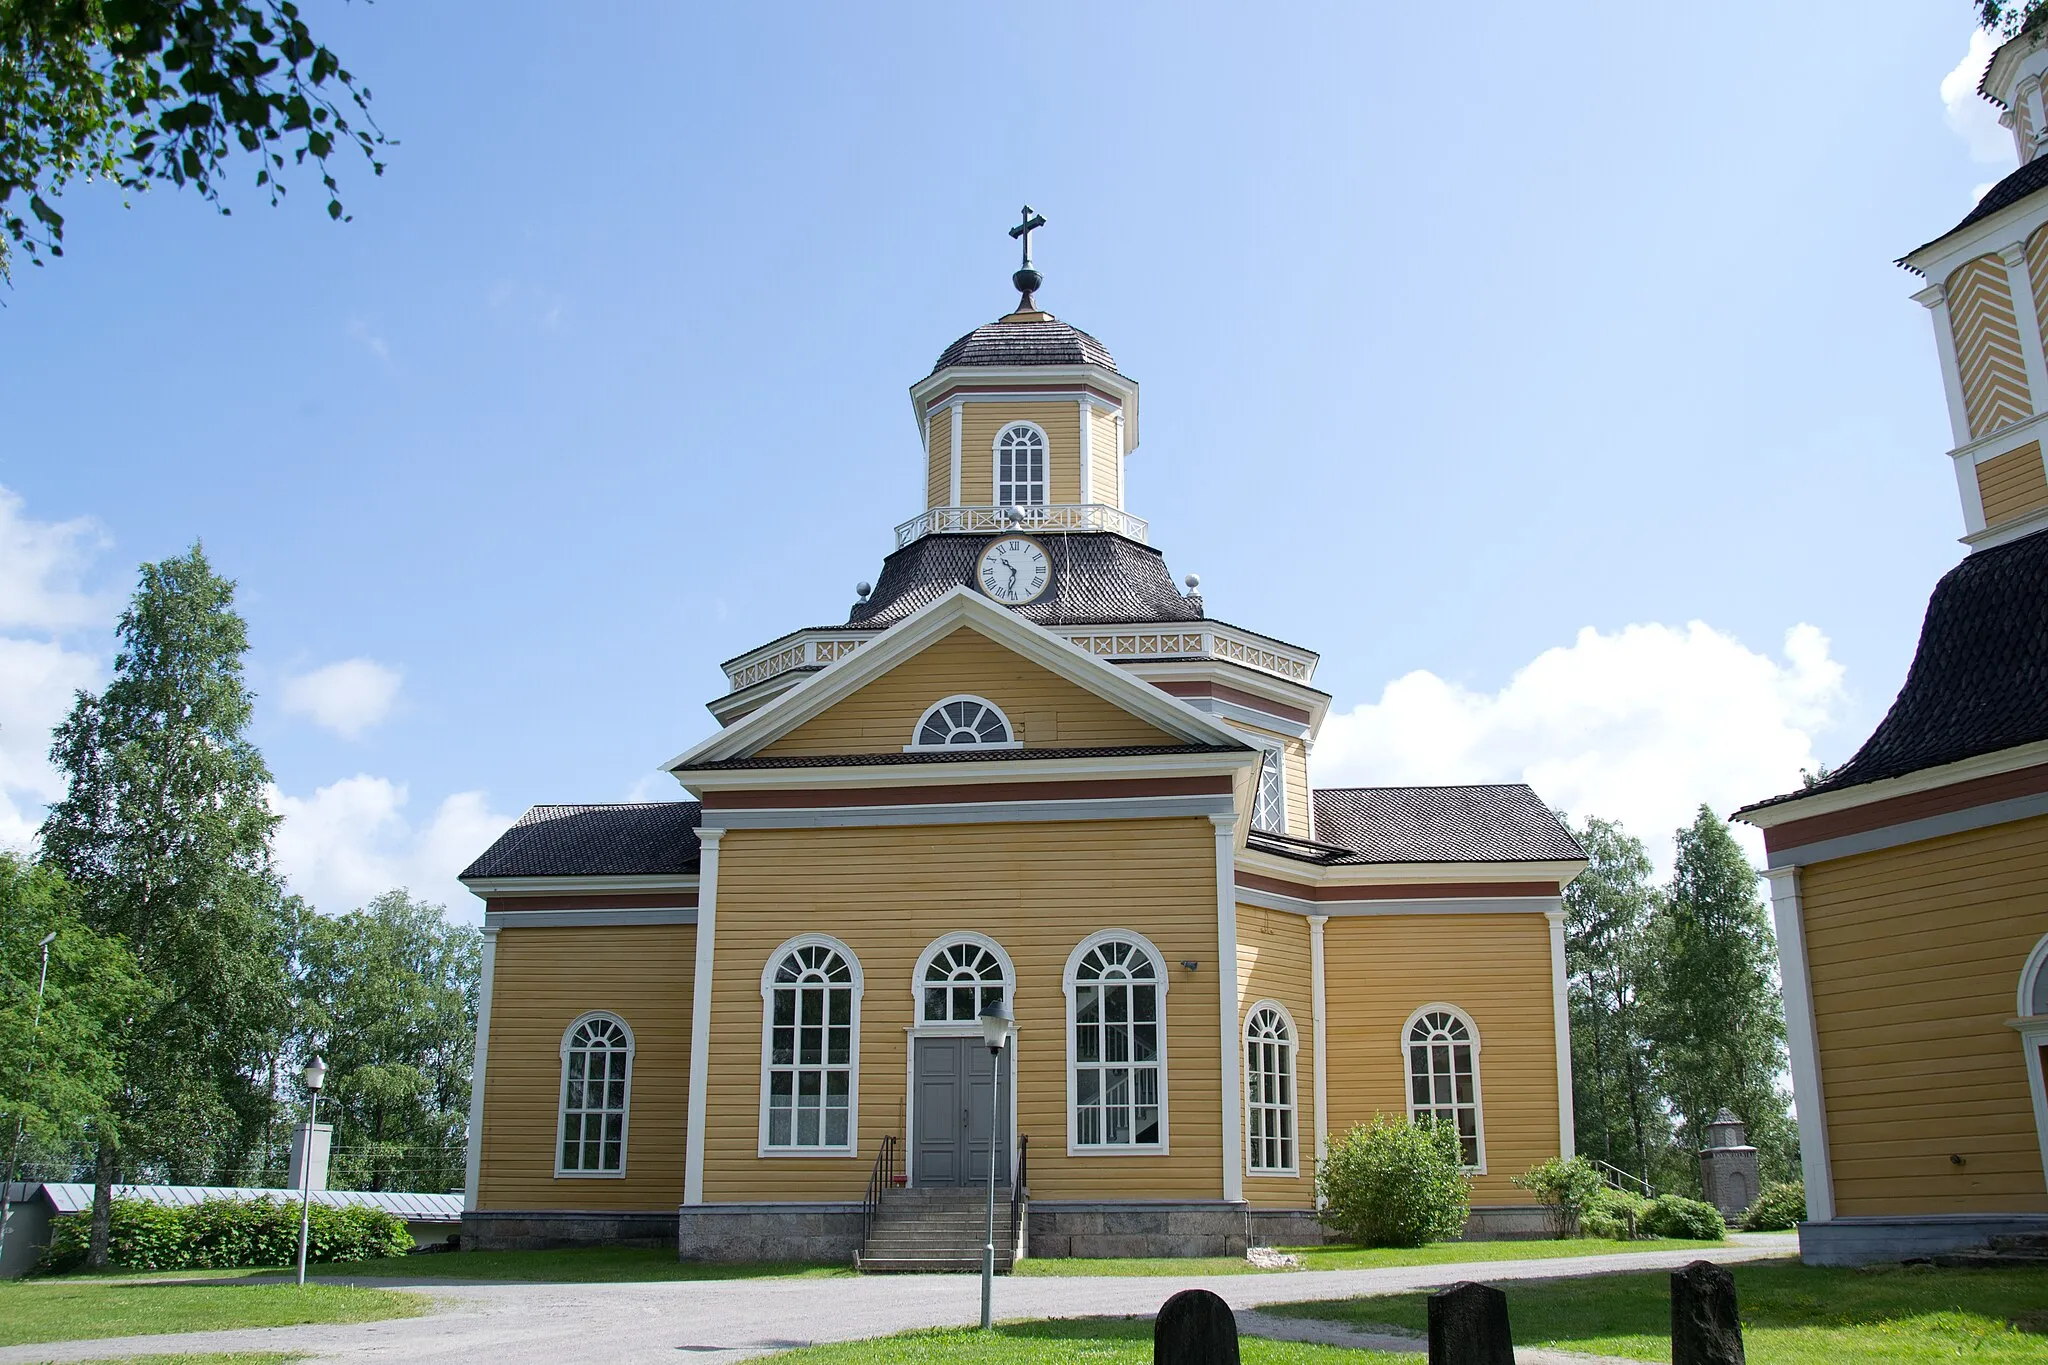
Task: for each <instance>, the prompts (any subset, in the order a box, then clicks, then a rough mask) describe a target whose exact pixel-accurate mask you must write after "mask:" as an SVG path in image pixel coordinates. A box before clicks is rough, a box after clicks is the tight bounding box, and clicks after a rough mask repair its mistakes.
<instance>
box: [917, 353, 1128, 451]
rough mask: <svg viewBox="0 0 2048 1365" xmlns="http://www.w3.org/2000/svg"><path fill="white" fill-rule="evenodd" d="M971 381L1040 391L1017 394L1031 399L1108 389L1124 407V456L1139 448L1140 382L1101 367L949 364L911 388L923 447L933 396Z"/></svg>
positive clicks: (979, 383)
mask: <svg viewBox="0 0 2048 1365" xmlns="http://www.w3.org/2000/svg"><path fill="white" fill-rule="evenodd" d="M968 381H971V382H972V383H973V384H974V385H975V387H977V388H981V387H997V386H1000V385H1003V384H1016V385H1020V386H1023V387H1026V388H1031V389H1038V390H1040V391H1039V392H1036V393H1020V394H1018V397H1019V398H1023V399H1031V400H1036V399H1040V398H1049V399H1056V400H1059V399H1064V398H1071V397H1072V396H1073V395H1072V394H1062V393H1060V392H1057V391H1054V392H1047V391H1046V390H1047V388H1048V386H1053V387H1055V388H1057V387H1058V386H1068V387H1072V388H1075V389H1078V388H1079V387H1080V386H1081V385H1083V384H1092V385H1094V386H1095V387H1097V388H1100V389H1107V390H1108V391H1109V392H1110V393H1112V394H1114V395H1116V397H1117V398H1118V400H1119V401H1121V403H1122V404H1123V416H1124V433H1125V440H1124V453H1125V454H1126V455H1128V454H1130V453H1131V452H1132V451H1134V450H1136V449H1137V448H1138V381H1137V380H1135V379H1128V378H1126V377H1124V376H1123V375H1120V374H1118V373H1117V372H1116V371H1115V370H1108V369H1104V368H1103V367H1102V366H1100V365H948V366H947V367H946V368H945V369H943V370H934V371H933V372H932V373H930V374H928V375H926V376H925V377H924V378H923V379H920V380H918V381H917V382H916V383H915V384H912V385H911V386H910V411H911V416H912V417H913V418H914V419H915V421H916V422H917V431H918V442H919V444H920V445H922V444H923V442H924V439H925V427H924V422H925V408H926V406H927V405H928V403H929V401H930V399H931V396H932V395H933V394H935V393H937V392H939V391H940V390H941V389H943V388H945V387H946V386H947V385H948V384H958V383H962V382H968Z"/></svg>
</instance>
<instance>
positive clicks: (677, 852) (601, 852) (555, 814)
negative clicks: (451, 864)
mask: <svg viewBox="0 0 2048 1365" xmlns="http://www.w3.org/2000/svg"><path fill="white" fill-rule="evenodd" d="M703 813H704V808H703V807H702V806H700V805H699V804H698V803H697V802H695V801H643V802H638V803H635V804H631V805H615V806H535V807H534V808H533V809H532V810H530V811H528V812H526V814H524V815H522V816H520V817H519V823H518V824H516V825H514V826H512V828H510V829H508V830H506V831H505V832H504V833H503V834H501V835H499V836H498V841H497V842H496V843H494V844H492V845H491V846H490V847H489V848H487V849H485V850H484V853H483V856H482V857H480V858H478V859H477V860H476V861H475V862H473V863H471V864H470V865H469V866H468V867H467V868H466V869H464V871H463V873H462V875H463V877H464V878H465V879H468V878H471V877H656V876H666V875H677V874H687V873H692V872H695V871H696V870H697V825H698V822H699V820H700V818H701V817H702V815H703Z"/></svg>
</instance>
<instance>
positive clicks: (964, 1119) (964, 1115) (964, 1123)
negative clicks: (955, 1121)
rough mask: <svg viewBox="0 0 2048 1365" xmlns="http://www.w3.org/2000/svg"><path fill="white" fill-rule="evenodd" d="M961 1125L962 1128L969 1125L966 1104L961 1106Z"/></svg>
mask: <svg viewBox="0 0 2048 1365" xmlns="http://www.w3.org/2000/svg"><path fill="white" fill-rule="evenodd" d="M960 1126H961V1127H962V1128H965V1127H966V1126H967V1107H966V1106H965V1105H962V1106H961V1107H960Z"/></svg>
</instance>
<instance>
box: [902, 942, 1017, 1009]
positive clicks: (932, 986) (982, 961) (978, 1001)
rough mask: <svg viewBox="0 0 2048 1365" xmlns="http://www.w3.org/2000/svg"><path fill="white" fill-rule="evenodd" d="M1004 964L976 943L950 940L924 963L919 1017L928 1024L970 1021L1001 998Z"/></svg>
mask: <svg viewBox="0 0 2048 1365" xmlns="http://www.w3.org/2000/svg"><path fill="white" fill-rule="evenodd" d="M1005 989H1006V987H1005V985H1004V981H1003V964H1002V963H1001V962H1000V961H998V960H997V958H996V955H995V954H994V953H992V952H990V951H989V950H988V949H987V948H985V947H983V946H982V945H981V944H979V943H951V944H948V945H946V946H945V947H943V948H941V949H939V951H938V953H937V954H936V955H934V956H933V958H932V960H931V961H930V962H928V963H926V964H925V969H924V981H923V983H922V985H921V988H920V990H919V997H918V998H919V1001H920V1005H919V1010H918V1015H919V1019H920V1020H921V1022H923V1023H927V1024H971V1023H973V1022H974V1021H975V1020H976V1019H978V1018H979V1017H980V1016H981V1012H982V1010H984V1009H986V1008H987V1007H988V1006H990V1005H993V1004H995V1003H996V1002H997V1001H998V1000H1001V999H1002V998H1003V994H1004V991H1005Z"/></svg>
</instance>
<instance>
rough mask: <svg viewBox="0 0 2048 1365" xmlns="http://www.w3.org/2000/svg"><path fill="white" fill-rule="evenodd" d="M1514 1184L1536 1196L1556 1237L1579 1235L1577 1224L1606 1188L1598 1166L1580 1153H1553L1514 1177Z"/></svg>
mask: <svg viewBox="0 0 2048 1365" xmlns="http://www.w3.org/2000/svg"><path fill="white" fill-rule="evenodd" d="M1515 1184H1516V1185H1517V1186H1519V1187H1520V1188H1522V1189H1525V1190H1527V1191H1529V1193H1531V1194H1533V1195H1535V1196H1536V1198H1537V1200H1538V1202H1540V1203H1541V1204H1542V1205H1543V1207H1544V1209H1545V1210H1546V1211H1547V1213H1548V1216H1549V1219H1550V1230H1551V1232H1552V1233H1553V1234H1554V1235H1556V1236H1558V1237H1576V1236H1578V1235H1579V1223H1580V1221H1581V1220H1582V1219H1583V1218H1584V1217H1585V1216H1586V1214H1587V1213H1588V1212H1589V1211H1590V1210H1591V1209H1592V1208H1593V1206H1594V1204H1595V1203H1596V1202H1598V1200H1599V1198H1600V1194H1601V1191H1603V1190H1605V1189H1606V1188H1607V1178H1606V1177H1605V1176H1603V1175H1601V1174H1600V1168H1599V1167H1598V1166H1595V1165H1594V1164H1593V1163H1592V1162H1590V1161H1588V1160H1587V1159H1586V1158H1585V1157H1582V1156H1554V1157H1552V1158H1550V1160H1548V1161H1545V1162H1541V1163H1539V1164H1537V1165H1534V1166H1531V1167H1530V1168H1529V1169H1528V1170H1526V1171H1524V1172H1522V1174H1520V1175H1518V1176H1516V1177H1515Z"/></svg>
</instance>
